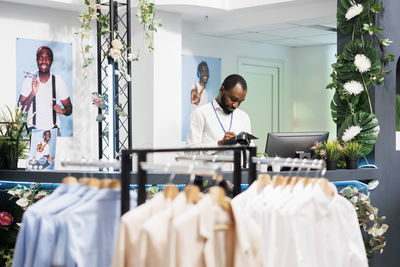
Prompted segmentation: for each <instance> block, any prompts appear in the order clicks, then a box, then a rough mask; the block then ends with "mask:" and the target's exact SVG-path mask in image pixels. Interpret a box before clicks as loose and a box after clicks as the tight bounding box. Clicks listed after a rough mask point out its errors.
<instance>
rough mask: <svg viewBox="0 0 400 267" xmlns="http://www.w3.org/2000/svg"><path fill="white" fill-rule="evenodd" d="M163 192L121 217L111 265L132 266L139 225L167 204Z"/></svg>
mask: <svg viewBox="0 0 400 267" xmlns="http://www.w3.org/2000/svg"><path fill="white" fill-rule="evenodd" d="M167 203H168V202H167V201H166V200H165V198H164V194H163V193H162V192H161V193H158V194H157V195H155V196H154V197H153V199H152V200H151V201H149V202H146V203H145V204H143V205H140V206H139V207H137V208H135V209H134V210H132V211H129V212H127V213H126V214H124V215H123V216H122V217H121V223H120V226H119V230H118V236H117V242H116V245H115V251H114V256H113V262H112V267H133V266H136V265H135V261H136V257H137V255H138V254H137V253H138V243H139V242H138V241H139V233H140V227H141V226H142V225H143V223H144V222H145V221H146V220H147V219H149V218H150V217H151V216H153V215H154V214H156V213H158V212H159V211H161V210H162V209H164V208H165V207H166V205H167Z"/></svg>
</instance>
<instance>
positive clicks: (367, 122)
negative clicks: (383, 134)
mask: <svg viewBox="0 0 400 267" xmlns="http://www.w3.org/2000/svg"><path fill="white" fill-rule="evenodd" d="M352 127H359V129H360V132H359V133H357V134H356V135H354V136H353V135H351V136H350V137H348V138H346V139H345V137H344V136H345V135H346V133H347V132H348V131H349V129H351V128H352ZM378 134H379V124H378V120H377V118H376V117H375V114H373V113H367V112H364V111H359V112H357V113H355V114H354V115H351V116H349V117H347V118H346V120H345V121H344V122H343V124H342V125H341V127H340V129H339V130H338V137H339V138H340V139H341V140H343V139H344V140H343V141H350V140H357V142H358V143H359V144H360V146H361V148H360V156H361V157H365V156H367V155H368V154H369V153H371V151H372V150H373V149H374V144H375V143H376V139H377V138H378ZM349 138H350V139H349Z"/></svg>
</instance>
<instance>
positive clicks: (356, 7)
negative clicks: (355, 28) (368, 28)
mask: <svg viewBox="0 0 400 267" xmlns="http://www.w3.org/2000/svg"><path fill="white" fill-rule="evenodd" d="M352 4H353V5H352V6H351V7H350V8H349V9H347V11H346V15H345V16H344V17H345V18H346V20H351V19H352V18H354V17H356V16H358V15H360V13H361V12H362V11H363V8H364V7H363V6H362V5H361V4H356V3H354V2H353V3H352Z"/></svg>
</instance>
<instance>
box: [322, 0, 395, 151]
mask: <svg viewBox="0 0 400 267" xmlns="http://www.w3.org/2000/svg"><path fill="white" fill-rule="evenodd" d="M382 7H383V5H382V4H378V3H377V2H376V1H374V0H340V1H339V4H338V11H337V20H338V29H339V30H340V31H341V32H342V33H343V34H344V35H351V40H350V41H349V42H348V43H346V44H345V46H344V49H343V52H342V53H341V54H340V55H338V56H337V62H336V63H334V64H333V65H332V67H333V72H332V74H331V77H332V83H330V84H329V85H328V86H327V88H328V89H334V90H335V95H334V97H333V100H332V102H331V110H332V112H331V114H332V118H333V121H334V122H335V123H336V124H337V125H338V128H339V130H338V137H339V138H340V139H341V140H342V141H344V142H348V141H351V140H356V141H358V143H359V144H360V145H361V150H362V151H361V156H367V155H368V154H369V153H371V151H372V150H373V148H374V145H375V143H376V140H377V138H378V134H379V131H380V128H379V124H378V119H377V118H376V116H375V114H374V113H373V109H372V103H371V98H370V95H369V92H368V88H369V89H370V90H372V89H373V88H375V87H376V86H377V83H381V82H383V81H384V79H385V76H386V75H387V74H388V73H389V72H390V71H386V70H385V66H386V65H387V64H388V63H390V62H392V61H394V56H393V55H391V54H389V53H388V52H386V51H385V49H386V47H387V46H389V45H390V43H392V42H391V41H390V40H389V39H384V38H383V37H382V36H381V34H382V32H383V28H381V27H378V26H376V25H375V22H374V19H375V16H376V15H377V14H379V13H380V11H381V10H382ZM368 37H369V40H368V41H367V40H366V39H368ZM377 44H378V45H379V48H380V49H379V52H378V51H377V50H376V49H375V46H376V45H377Z"/></svg>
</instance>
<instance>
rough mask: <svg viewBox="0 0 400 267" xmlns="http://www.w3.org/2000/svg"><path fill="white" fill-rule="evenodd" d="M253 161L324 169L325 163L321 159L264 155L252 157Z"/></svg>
mask: <svg viewBox="0 0 400 267" xmlns="http://www.w3.org/2000/svg"><path fill="white" fill-rule="evenodd" d="M251 159H252V160H251V161H252V162H253V163H256V164H268V165H279V166H281V167H291V168H299V169H309V170H310V169H314V170H325V169H326V163H325V160H323V159H320V160H318V159H298V158H280V157H275V158H266V157H252V158H251Z"/></svg>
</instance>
